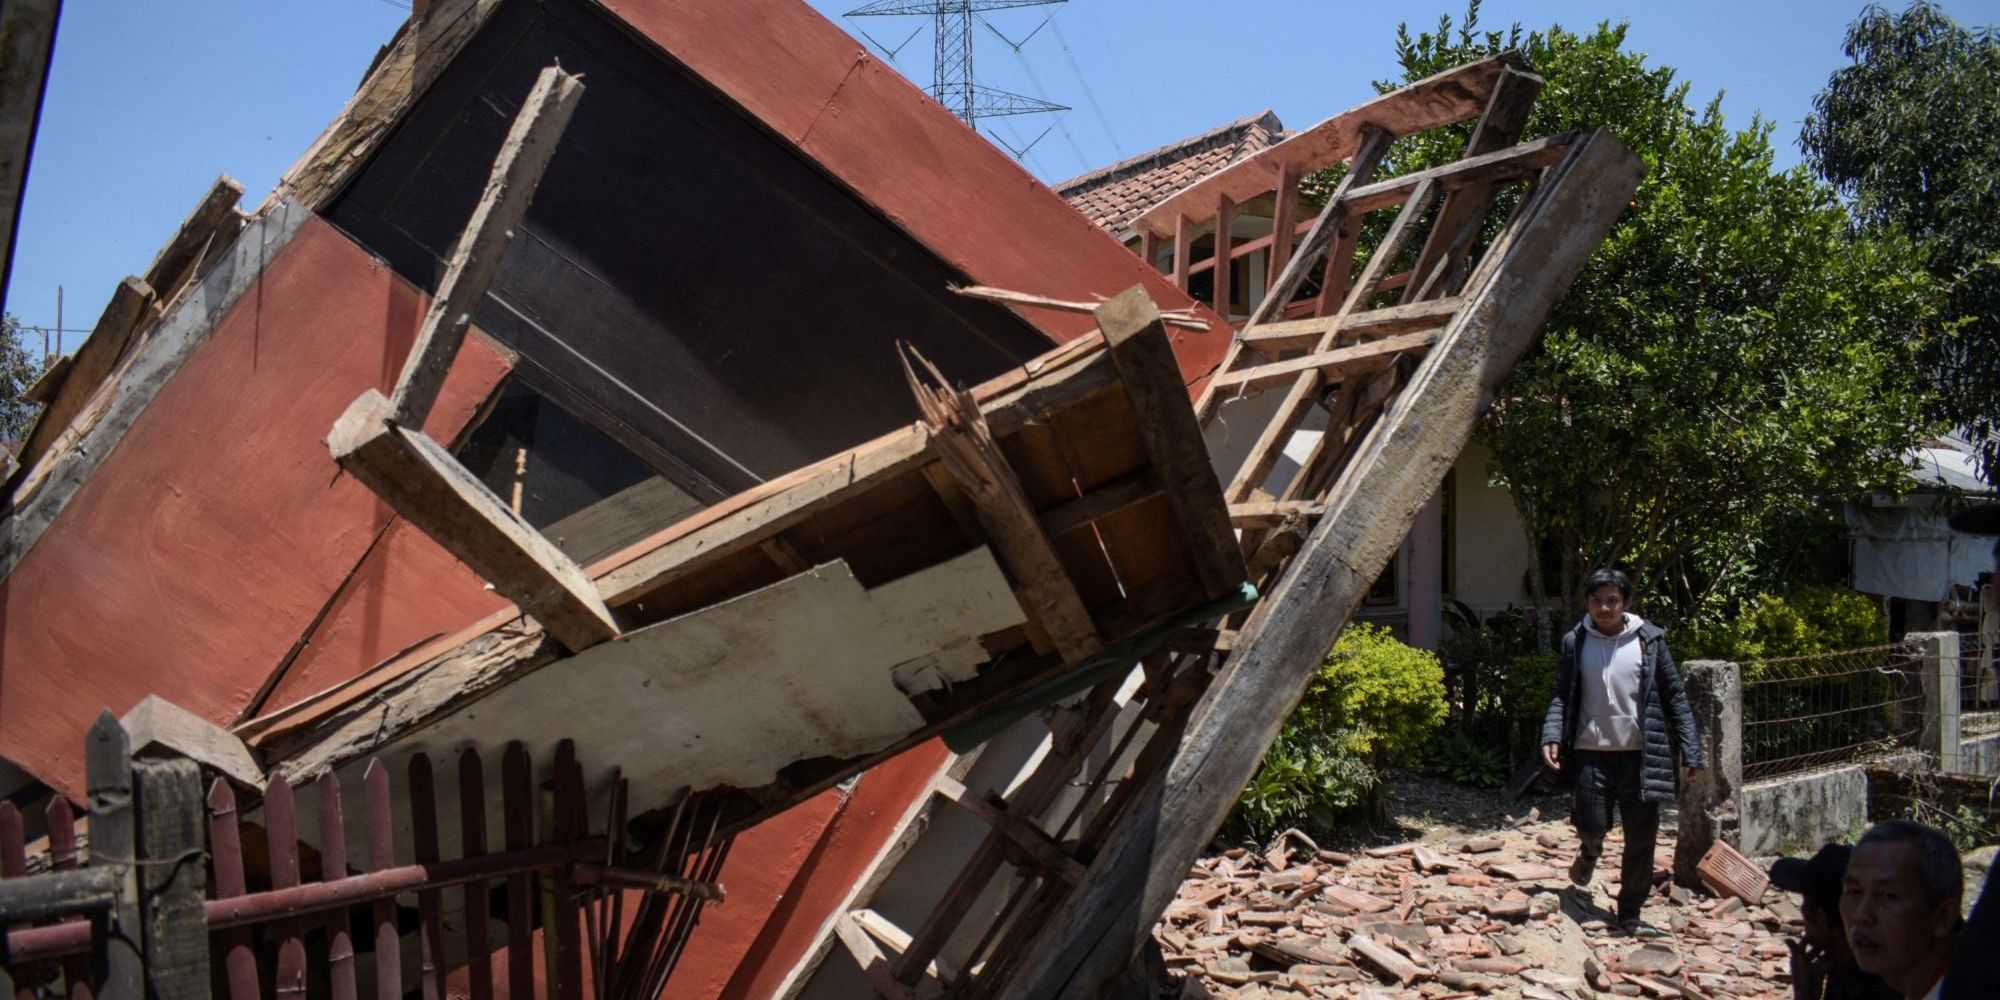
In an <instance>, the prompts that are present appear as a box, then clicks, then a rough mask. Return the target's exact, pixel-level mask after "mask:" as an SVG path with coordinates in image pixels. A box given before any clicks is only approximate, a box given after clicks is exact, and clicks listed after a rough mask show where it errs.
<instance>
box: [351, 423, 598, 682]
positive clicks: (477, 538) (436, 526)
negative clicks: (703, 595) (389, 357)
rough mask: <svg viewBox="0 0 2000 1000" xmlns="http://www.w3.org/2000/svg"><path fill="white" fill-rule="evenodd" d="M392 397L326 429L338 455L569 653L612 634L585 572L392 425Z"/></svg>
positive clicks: (448, 459) (418, 437)
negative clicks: (390, 399) (547, 632)
mask: <svg viewBox="0 0 2000 1000" xmlns="http://www.w3.org/2000/svg"><path fill="white" fill-rule="evenodd" d="M390 406H391V404H390V402H389V400H388V399H386V398H384V397H383V395H382V394H381V393H379V392H376V391H375V390H373V389H370V390H368V391H367V392H364V393H362V394H361V395H360V396H359V397H358V398H356V399H355V401H354V404H353V405H352V406H349V407H348V409H347V412H346V413H345V414H342V415H341V418H340V420H339V421H338V422H337V423H335V424H334V425H333V430H332V432H331V433H329V434H328V435H327V448H328V450H329V451H331V452H332V453H333V459H334V461H336V462H338V463H340V467H341V468H342V469H345V470H346V471H347V472H348V474H350V475H352V476H354V478H356V479H359V480H360V481H361V482H362V483H364V484H366V485H367V486H368V488H369V489H372V490H374V491H375V493H376V495H377V496H380V497H381V498H382V499H384V500H386V501H388V503H389V506H391V507H393V508H395V510H396V513H398V514H400V515H402V516H403V517H405V518H407V519H408V520H409V521H410V523H412V524H415V525H416V526H417V527H419V528H421V529H423V531H424V533H425V534H427V535H429V536H431V538H433V539H434V540H436V541H437V543H438V544H439V545H442V546H444V548H445V549H446V550H447V551H449V552H450V553H451V554H452V555H454V556H457V557H458V559H459V561H461V562H463V563H465V564H466V565H467V566H469V567H471V568H472V571H473V572H475V573H478V574H479V575H480V576H481V577H483V578H485V579H486V581H487V582H488V583H491V584H492V585H493V589H494V590H495V591H496V592H498V593H499V594H500V595H501V596H502V597H505V598H507V599H508V600H511V601H513V602H514V604H515V606H517V607H519V608H520V609H521V611H522V613H523V614H527V615H530V616H532V617H533V618H534V619H535V620H536V621H539V622H541V623H542V626H543V627H544V628H546V629H548V631H549V634H550V635H552V636H554V637H555V638H556V641H557V642H560V643H562V644H563V645H564V646H567V647H569V649H571V650H572V651H578V650H583V649H588V648H590V647H591V646H594V645H596V644H598V643H600V642H603V641H604V640H606V639H610V638H614V637H616V636H617V635H618V625H617V623H616V622H615V621H613V619H612V617H611V610H610V609H609V608H607V607H606V606H605V603H604V598H603V597H601V596H600V595H599V594H598V590H597V585H596V584H594V583H592V582H591V579H590V577H589V575H588V574H586V573H584V571H583V568H582V567H581V566H578V565H577V564H576V563H575V562H574V561H573V560H571V559H570V557H569V556H567V555H564V554H563V552H562V550H560V549H558V548H556V547H555V545H554V543H552V542H550V541H549V540H548V539H547V538H544V537H543V536H542V533H541V532H539V531H536V530H535V529H534V527H533V526H531V525H529V524H528V522H526V521H524V520H522V519H521V516H520V515H519V514H516V513H514V512H513V511H512V510H509V509H508V508H507V505H506V504H504V503H502V502H501V501H500V498H499V497H497V496H494V495H493V491H492V490H489V489H487V488H486V484H484V483H481V482H480V481H479V480H477V479H474V478H473V477H472V474H471V473H470V472H467V471H466V470H465V467H464V466H463V465H460V464H459V462H458V460H457V459H456V458H453V457H452V455H451V453H450V452H448V451H446V450H445V449H444V447H443V446H442V445H439V444H438V443H437V442H435V441H432V440H431V439H430V438H429V437H428V436H426V435H424V434H423V433H422V432H420V431H414V430H409V429H406V428H403V427H399V426H397V425H396V424H395V423H394V422H393V421H392V420H391V418H390Z"/></svg>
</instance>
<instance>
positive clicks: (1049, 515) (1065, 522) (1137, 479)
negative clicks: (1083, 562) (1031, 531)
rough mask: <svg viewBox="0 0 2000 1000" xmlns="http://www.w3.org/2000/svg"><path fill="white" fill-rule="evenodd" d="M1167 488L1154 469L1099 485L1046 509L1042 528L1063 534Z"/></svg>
mask: <svg viewBox="0 0 2000 1000" xmlns="http://www.w3.org/2000/svg"><path fill="white" fill-rule="evenodd" d="M1163 489H1164V487H1162V486H1161V485H1160V477H1159V476H1157V475H1154V474H1153V472H1152V471H1151V470H1146V471H1143V472H1139V473H1136V474H1134V475H1131V476H1127V477H1125V478H1123V479H1119V480H1115V481H1113V482H1109V483H1106V484H1104V485H1103V486H1099V487H1098V488H1096V489H1094V490H1091V491H1090V492H1088V493H1085V494H1084V495H1082V496H1080V497H1077V498H1076V499H1074V500H1071V501H1069V502H1068V503H1065V504H1063V505H1062V506H1060V507H1051V508H1049V509H1048V510H1045V511H1042V528H1043V529H1044V530H1046V531H1048V533H1049V537H1050V538H1060V537H1062V536H1063V535H1066V534H1069V533H1070V532H1072V531H1075V530H1076V529H1078V528H1081V527H1083V526H1085V525H1087V524H1089V523H1091V522H1092V521H1095V520H1098V519H1099V518H1102V517H1105V516H1107V515H1109V514H1111V513H1113V512H1114V511H1120V510H1124V509H1125V508H1127V507H1130V506H1132V505H1134V504H1138V503H1144V502H1146V501H1147V500H1151V499H1152V498H1154V497H1156V496H1159V495H1160V493H1161V491H1162V490H1163Z"/></svg>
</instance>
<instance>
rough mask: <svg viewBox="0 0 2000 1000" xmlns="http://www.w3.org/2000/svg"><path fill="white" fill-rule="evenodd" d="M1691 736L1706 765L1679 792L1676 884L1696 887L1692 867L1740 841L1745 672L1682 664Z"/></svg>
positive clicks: (1713, 664)
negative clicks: (1715, 850) (1690, 712)
mask: <svg viewBox="0 0 2000 1000" xmlns="http://www.w3.org/2000/svg"><path fill="white" fill-rule="evenodd" d="M1682 669H1683V670H1684V671H1685V673H1686V675H1687V677H1686V681H1687V697H1688V706H1689V707H1690V708H1692V709H1693V710H1694V725H1695V735H1696V737H1697V738H1698V739H1699V740H1700V741H1701V752H1702V758H1703V762H1704V763H1705V764H1706V765H1707V766H1706V767H1704V768H1703V769H1702V770H1700V771H1697V772H1695V775H1694V777H1693V778H1692V779H1683V780H1682V781H1681V789H1680V832H1679V833H1678V834H1677V835H1676V836H1675V837H1674V881H1675V882H1677V883H1679V884H1680V885H1683V886H1687V887H1689V888H1695V887H1698V886H1700V885H1701V884H1702V883H1701V876H1700V875H1698V874H1697V873H1696V872H1695V866H1696V865H1698V864H1700V863H1701V859H1702V856H1703V855H1705V854H1707V853H1708V849H1709V848H1710V847H1712V846H1714V845H1715V842H1716V841H1718V840H1721V841H1724V842H1726V843H1728V844H1729V845H1730V846H1732V847H1733V846H1735V845H1736V843H1737V841H1738V821H1739V816H1738V812H1737V796H1738V793H1740V792H1741V791H1742V789H1743V671H1742V668H1741V667H1739V666H1738V665H1737V664H1734V663H1730V662H1727V661H1724V660H1692V661H1690V662H1688V663H1685V664H1682Z"/></svg>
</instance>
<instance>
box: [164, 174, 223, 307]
mask: <svg viewBox="0 0 2000 1000" xmlns="http://www.w3.org/2000/svg"><path fill="white" fill-rule="evenodd" d="M242 200H243V184H242V182H241V181H238V180H237V179H235V178H234V177H231V176H229V175H228V174H223V175H222V176H220V177H217V178H216V179H215V183H214V184H213V185H211V186H210V187H209V189H208V193H207V194H206V195H204V196H202V199H201V202H200V203H199V204H197V205H195V207H194V211H192V212H189V213H188V217H187V218H186V219H185V220H184V221H182V222H181V227H180V228H179V229H177V230H175V231H174V235H173V237H172V238H171V239H169V240H167V245H166V246H164V247H161V248H160V252H159V253H158V254H157V255H155V256H154V257H153V264H152V266H151V267H148V268H147V269H146V284H147V285H149V286H151V287H152V289H153V292H154V294H156V295H158V296H159V298H160V301H161V302H162V303H171V302H173V300H174V299H175V297H176V296H178V295H179V294H180V291H181V289H183V288H185V287H187V285H188V284H189V283H190V282H191V281H193V280H194V279H195V278H196V277H198V276H199V274H200V270H201V265H202V263H203V262H204V261H209V260H212V259H213V257H212V256H211V255H213V254H217V253H219V252H220V251H221V249H222V248H223V247H225V246H228V245H229V241H231V240H233V239H235V238H236V234H237V232H238V231H240V230H241V229H242V228H243V221H244V220H243V215H242V213H240V212H238V211H237V210H236V204H237V202H240V201H242Z"/></svg>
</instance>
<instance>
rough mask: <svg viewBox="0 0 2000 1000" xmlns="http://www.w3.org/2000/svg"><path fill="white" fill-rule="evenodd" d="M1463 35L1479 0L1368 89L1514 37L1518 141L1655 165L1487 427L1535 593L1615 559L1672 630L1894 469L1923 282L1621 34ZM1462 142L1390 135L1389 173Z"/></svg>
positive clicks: (1903, 257)
mask: <svg viewBox="0 0 2000 1000" xmlns="http://www.w3.org/2000/svg"><path fill="white" fill-rule="evenodd" d="M1477 28H1478V5H1477V4H1476V3H1474V4H1473V5H1471V7H1470V8H1469V9H1468V11H1467V14H1466V17H1465V19H1464V21H1463V24H1462V26H1459V27H1457V28H1456V29H1454V25H1453V23H1452V20H1451V19H1450V18H1449V17H1445V18H1441V19H1440V20H1439V23H1438V26H1437V30H1436V31H1434V32H1424V33H1421V34H1419V35H1417V36H1415V37H1411V35H1410V33H1409V32H1408V30H1407V29H1399V31H1398V35H1397V55H1398V58H1399V60H1400V62H1401V64H1402V68H1403V76H1404V79H1403V80H1402V81H1388V82H1383V83H1380V84H1378V85H1377V86H1378V87H1381V88H1383V89H1385V90H1386V89H1388V88H1392V87H1395V86H1399V85H1401V83H1403V82H1407V81H1412V80H1416V79H1420V78H1422V77H1425V76H1429V75H1431V74H1433V73H1436V72H1440V71H1442V70H1445V69H1448V68H1450V67H1452V66H1456V65H1458V64H1461V63H1464V62H1468V61H1471V60H1475V59H1480V58H1485V57H1487V56H1491V55H1494V54H1497V53H1500V52H1503V51H1506V50H1509V49H1519V50H1521V51H1522V52H1523V53H1524V54H1525V55H1526V57H1527V59H1528V61H1529V63H1530V64H1531V65H1532V66H1533V67H1534V69H1535V71H1536V72H1538V73H1539V74H1541V75H1542V76H1543V77H1544V79H1546V81H1547V86H1546V87H1545V88H1544V89H1543V91H1542V93H1541V96H1540V99H1539V100H1538V101H1537V102H1536V105H1535V110H1534V114H1533V116H1532V118H1531V120H1530V122H1529V125H1528V131H1527V134H1528V135H1529V136H1537V135H1547V134H1551V133H1557V132H1564V131H1569V130H1575V129H1589V128H1595V127H1597V126H1599V125H1605V126H1609V127H1610V128H1611V130H1612V131H1613V132H1614V133H1616V134H1617V135H1618V136H1619V137H1620V138H1621V139H1623V140H1624V141H1625V142H1626V143H1627V144H1629V145H1630V146H1631V147H1632V148H1633V149H1634V150H1636V151H1637V152H1638V154H1639V155H1640V156H1641V157H1642V158H1643V159H1644V160H1645V163H1646V167H1647V174H1646V178H1645V181H1644V183H1643V184H1642V185H1641V186H1640V188H1639V191H1638V193H1637V194H1636V195H1635V197H1634V199H1633V202H1632V205H1631V207H1630V208H1629V210H1628V211H1627V212H1626V213H1625V215H1624V217H1623V218H1622V219H1621V220H1620V222H1619V223H1618V225H1617V227H1616V228H1615V229H1614V230H1613V231H1612V233H1611V235H1610V236H1609V237H1608V238H1607V239H1606V240H1605V242H1604V244H1603V245H1602V246H1601V247H1600V248H1599V249H1598V251H1597V252H1596V254H1595V255H1594V256H1593V257H1592V259H1591V261H1590V263H1589V264H1588V266H1586V267H1585V269H1584V271H1583V273H1582V274H1581V275H1580V276H1579V277H1578V278H1577V281H1576V283H1575V285H1574V286H1573V287H1572V288H1571V289H1570V291H1569V293H1568V294H1567V295H1566V296H1564V298H1563V299H1562V301H1561V303H1560V304H1559V305H1558V306H1557V308H1556V311H1555V313H1554V315H1553V316H1552V317H1551V319H1550V321H1549V324H1548V327H1547V330H1546V333H1545V335H1544V336H1543V338H1542V340H1541V343H1540V345H1539V346H1538V347H1537V348H1536V349H1535V350H1534V351H1532V352H1530V354H1529V355H1528V356H1527V357H1526V358H1525V359H1523V361H1522V362H1521V364H1520V365H1519V366H1518V367H1517V368H1516V369H1515V372H1514V375H1513V378H1512V379H1511V380H1510V382H1509V383H1508V384H1507V386H1506V387H1505V388H1504V389H1503V390H1502V392H1501V393H1500V396H1499V398H1498V399H1497V400H1496V402H1495V406H1494V408H1493V410H1492V412H1491V414H1490V415H1489V417H1488V419H1487V421H1486V423H1485V425H1484V427H1483V428H1482V430H1481V435H1482V436H1483V439H1484V440H1485V441H1486V442H1487V443H1488V444H1489V445H1490V446H1491V447H1492V449H1493V453H1494V456H1495V463H1494V470H1495V475H1496V478H1497V479H1499V480H1500V481H1501V482H1502V483H1503V484H1504V485H1506V486H1507V487H1508V488H1509V489H1510V491H1511V492H1512V495H1513V497H1514V500H1515V503H1516V505H1517V507H1518V508H1519V510H1520V513H1521V515H1522V518H1523V521H1524V523H1525V524H1526V525H1527V527H1528V530H1529V532H1530V534H1531V536H1532V537H1533V540H1534V541H1536V542H1537V543H1538V544H1539V543H1541V542H1543V541H1544V540H1547V541H1548V542H1549V543H1550V544H1551V545H1552V546H1553V548H1554V551H1555V554H1556V556H1557V558H1556V559H1554V560H1551V561H1552V562H1554V563H1556V564H1557V565H1558V566H1559V570H1558V572H1557V577H1556V579H1553V580H1550V581H1548V586H1549V587H1550V588H1551V590H1552V592H1554V593H1560V594H1565V595H1571V594H1574V592H1575V590H1576V587H1577V586H1578V585H1579V583H1580V581H1581V578H1582V575H1583V574H1584V573H1586V572H1588V571H1589V569H1590V568H1591V567H1593V566H1595V565H1599V564H1619V565H1623V566H1625V567H1626V568H1627V569H1628V571H1630V572H1631V573H1632V574H1633V575H1634V577H1635V580H1636V581H1637V582H1638V584H1639V586H1640V587H1641V589H1642V591H1644V592H1645V597H1644V598H1643V607H1644V610H1645V611H1646V612H1647V613H1648V614H1649V615H1652V616H1655V617H1660V618H1662V619H1665V620H1668V621H1681V620H1687V619H1690V618H1698V617H1701V616H1704V615H1713V614H1714V613H1716V612H1719V611H1721V610H1724V609H1726V608H1727V607H1729V606H1730V605H1732V604H1733V603H1735V602H1736V601H1739V600H1741V599H1742V598H1743V597H1745V596H1748V595H1749V594H1753V593H1756V592H1757V591H1758V590H1759V589H1774V588H1773V587H1772V586H1771V585H1770V584H1771V581H1772V580H1773V579H1774V578H1778V577H1782V576H1784V575H1785V574H1786V573H1787V572H1788V571H1789V570H1790V569H1791V568H1792V565H1793V560H1795V559H1796V558H1797V557H1798V556H1797V554H1798V553H1800V552H1802V551H1803V549H1804V546H1803V545H1802V544H1801V541H1802V540H1803V539H1805V538H1809V537H1811V536H1812V535H1813V534H1814V533H1816V532H1824V531H1827V530H1830V529H1831V528H1832V527H1833V526H1834V525H1835V520H1834V519H1835V518H1836V517H1837V515H1838V512H1839V508H1840V505H1841V502H1842V501H1844V500H1846V499H1849V498H1851V497H1854V496H1856V495H1858V494H1861V493H1863V492H1865V491H1868V490H1871V489H1877V488H1895V487H1896V486H1897V485H1898V484H1899V483H1900V482H1901V471H1902V466H1901V455H1902V453H1903V452H1904V450H1905V449H1906V448H1907V447H1908V446H1909V445H1911V444H1912V443H1914V442H1915V441H1916V440H1918V439H1919V437H1920V436H1921V434H1922V433H1923V431H1924V430H1925V428H1926V423H1925V419H1924V417H1925V406H1926V404H1927V402H1928V400H1927V399H1926V396H1925V386H1924V385H1923V380H1922V379H1920V378H1917V377H1916V373H1917V372H1919V371H1920V370H1921V369H1920V368H1919V367H1918V363H1917V359H1916V353H1917V348H1918V346H1919V341H1920V338H1919V337H1917V336H1914V334H1915V333H1920V332H1921V331H1923V330H1924V329H1926V323H1927V321H1928V318H1929V317H1930V316H1931V314H1932V300H1933V297H1934V295H1935V289H1934V287H1933V282H1932V279H1931V278H1930V276H1929V275H1928V274H1926V273H1925V272H1924V270H1923V269H1922V268H1921V267H1920V266H1918V265H1917V256H1916V253H1915V251H1914V249H1913V248H1912V247H1911V245H1910V243H1909V241H1908V240H1907V239H1906V238H1904V237H1902V236H1900V235H1898V234H1895V233H1873V232H1870V233H1856V232H1855V231H1854V230H1853V229H1852V227H1851V226H1850V225H1849V219H1848V216H1847V213H1846V212H1845V211H1844V210H1843V208H1842V207H1841V205H1840V204H1839V202H1838V201H1837V200H1836V198H1835V196H1834V193H1833V192H1832V190H1831V189H1829V188H1828V187H1827V186H1825V185H1823V184H1821V183H1819V182H1818V181H1817V180H1815V179H1814V178H1813V177H1812V176H1811V175H1809V174H1808V173H1807V172H1806V171H1805V170H1803V169H1793V170H1786V171H1777V170H1774V169H1773V167H1772V154H1771V142H1770V136H1771V127H1770V125H1769V124H1768V123H1765V122H1763V121H1762V120H1760V119H1753V120H1752V121H1751V123H1750V125H1749V127H1748V128H1746V129H1742V130H1740V131H1739V130H1731V129H1730V128H1728V127H1727V126H1726V125H1725V124H1724V122H1723V116H1722V112H1721V109H1720V99H1719V96H1718V98H1717V99H1715V100H1711V101H1709V102H1708V103H1707V104H1706V105H1703V106H1701V107H1698V108H1697V107H1695V106H1692V105H1690V104H1689V103H1688V94H1689V89H1690V88H1689V84H1688V83H1686V82H1684V81H1679V80H1677V79H1676V74H1675V71H1674V70H1673V69H1672V68H1669V67H1664V66H1652V65H1648V64H1647V58H1646V56H1645V55H1644V54H1643V53H1638V52H1633V51H1630V50H1628V49H1627V48H1626V45H1625V43H1626V28H1625V25H1623V24H1619V25H1612V24H1609V23H1604V24H1599V25H1598V26H1597V27H1596V28H1595V29H1594V30H1592V31H1590V32H1588V33H1581V34H1579V33H1576V32H1571V31H1568V30H1565V29H1563V28H1562V27H1560V26H1555V27H1551V28H1549V29H1548V30H1546V31H1537V32H1533V33H1529V34H1523V33H1522V31H1521V29H1520V28H1519V26H1515V27H1514V28H1513V29H1512V30H1510V31H1507V32H1504V33H1503V32H1490V31H1479V30H1477ZM1469 132H1470V126H1469V125H1467V126H1462V127H1461V128H1460V129H1459V130H1458V131H1457V133H1456V134H1455V135H1443V134H1429V135H1423V136H1414V137H1411V138H1409V139H1406V140H1403V141H1401V142H1399V143H1398V144H1397V145H1396V146H1395V147H1394V148H1392V150H1391V156H1390V164H1391V168H1392V169H1394V170H1398V171H1406V170H1412V169H1417V168H1420V167H1424V166H1428V165H1432V164H1436V163H1439V162H1442V161H1445V160H1449V159H1452V158H1454V157H1456V156H1458V155H1460V153H1461V152H1462V150H1463V144H1464V140H1465V138H1466V136H1467V135H1468V134H1469ZM1506 207H1507V206H1506V205H1505V204H1502V205H1500V206H1498V207H1497V208H1496V211H1495V213H1494V219H1495V220H1497V219H1498V218H1500V217H1501V215H1502V213H1503V212H1504V210H1505V208H1506ZM1490 224H1492V223H1491V222H1489V225H1490Z"/></svg>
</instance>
